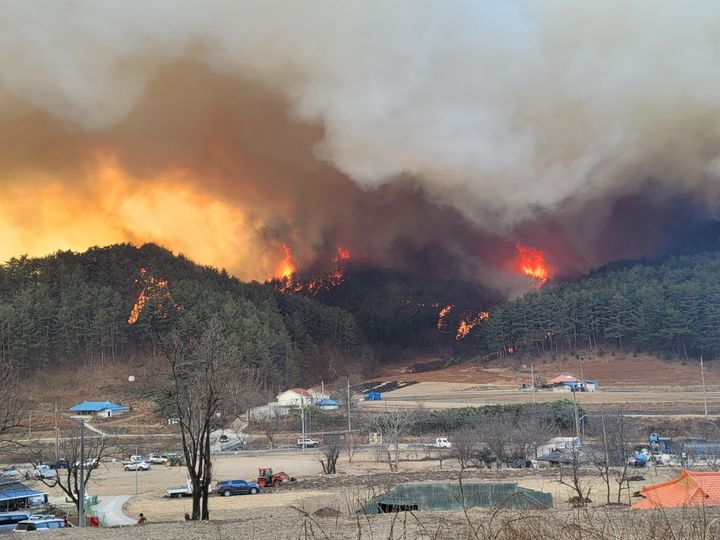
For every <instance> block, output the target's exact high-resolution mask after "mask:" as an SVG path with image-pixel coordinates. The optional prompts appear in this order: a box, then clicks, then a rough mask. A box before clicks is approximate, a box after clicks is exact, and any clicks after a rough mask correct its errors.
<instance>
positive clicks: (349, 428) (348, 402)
mask: <svg viewBox="0 0 720 540" xmlns="http://www.w3.org/2000/svg"><path fill="white" fill-rule="evenodd" d="M347 409H348V413H347V414H348V431H352V426H351V425H350V377H348V380H347Z"/></svg>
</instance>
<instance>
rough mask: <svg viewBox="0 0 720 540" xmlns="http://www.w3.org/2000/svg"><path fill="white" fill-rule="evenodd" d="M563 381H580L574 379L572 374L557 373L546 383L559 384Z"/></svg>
mask: <svg viewBox="0 0 720 540" xmlns="http://www.w3.org/2000/svg"><path fill="white" fill-rule="evenodd" d="M564 382H580V379H576V378H575V377H573V376H572V375H558V376H557V377H555V378H553V379H550V380H549V381H548V382H547V383H548V384H560V383H564Z"/></svg>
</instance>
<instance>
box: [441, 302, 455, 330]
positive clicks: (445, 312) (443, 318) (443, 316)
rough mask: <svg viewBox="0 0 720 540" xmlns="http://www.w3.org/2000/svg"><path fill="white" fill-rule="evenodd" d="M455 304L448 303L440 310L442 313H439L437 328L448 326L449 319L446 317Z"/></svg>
mask: <svg viewBox="0 0 720 540" xmlns="http://www.w3.org/2000/svg"><path fill="white" fill-rule="evenodd" d="M452 308H453V305H452V304H448V305H447V306H445V307H444V308H442V309H441V310H440V313H438V321H437V328H438V330H444V329H445V328H447V321H446V318H447V316H448V315H449V314H450V312H451V311H452Z"/></svg>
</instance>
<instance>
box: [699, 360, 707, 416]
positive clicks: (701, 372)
mask: <svg viewBox="0 0 720 540" xmlns="http://www.w3.org/2000/svg"><path fill="white" fill-rule="evenodd" d="M700 377H701V378H702V387H703V402H704V403H705V416H707V415H708V408H707V392H706V391H705V364H703V357H702V355H700Z"/></svg>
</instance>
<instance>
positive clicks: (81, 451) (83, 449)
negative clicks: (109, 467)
mask: <svg viewBox="0 0 720 540" xmlns="http://www.w3.org/2000/svg"><path fill="white" fill-rule="evenodd" d="M82 431H83V428H82V427H80V426H77V427H74V428H73V429H72V430H70V431H68V432H66V433H63V436H62V437H61V438H60V439H59V444H58V457H59V458H60V459H62V460H64V461H65V463H66V464H67V468H60V469H56V473H57V476H55V477H52V478H42V477H41V478H38V480H39V481H40V482H42V483H43V484H45V485H46V486H49V487H55V486H57V487H59V488H60V489H61V490H62V491H63V493H65V495H66V496H67V498H68V499H70V500H71V501H72V503H73V504H74V505H75V508H76V509H77V510H78V512H79V511H80V501H82V500H83V498H84V495H85V494H84V493H81V492H80V491H81V490H80V484H81V482H80V479H81V478H83V479H84V480H83V482H82V483H83V485H84V486H85V491H87V485H88V481H89V480H90V477H91V476H92V473H93V471H94V470H95V469H97V468H98V467H101V466H102V460H103V458H105V457H106V456H107V454H108V453H109V452H110V451H111V450H112V449H113V448H114V446H115V437H113V436H106V435H98V434H97V433H93V432H91V431H90V430H88V429H87V428H84V432H85V433H84V434H83V433H82ZM82 439H84V441H83V440H82ZM29 457H30V461H31V463H33V464H34V465H38V464H40V463H43V457H48V456H43V454H42V453H41V452H32V451H31V454H30V456H29ZM53 458H54V454H53ZM56 465H57V464H56Z"/></svg>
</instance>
